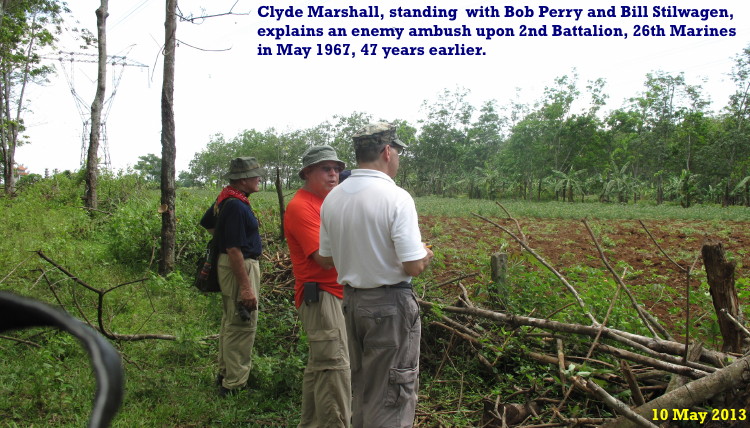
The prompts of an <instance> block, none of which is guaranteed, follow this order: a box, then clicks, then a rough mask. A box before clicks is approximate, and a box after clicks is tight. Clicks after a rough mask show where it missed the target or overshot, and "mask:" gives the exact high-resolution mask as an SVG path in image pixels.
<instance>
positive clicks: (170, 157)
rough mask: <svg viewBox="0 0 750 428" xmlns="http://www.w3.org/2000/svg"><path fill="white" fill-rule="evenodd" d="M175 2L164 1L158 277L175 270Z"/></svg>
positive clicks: (170, 0) (175, 0)
mask: <svg viewBox="0 0 750 428" xmlns="http://www.w3.org/2000/svg"><path fill="white" fill-rule="evenodd" d="M176 12H177V0H167V9H166V18H165V21H164V76H163V81H162V89H161V205H162V215H161V258H160V260H159V274H161V275H166V274H168V273H170V272H172V271H173V270H174V249H175V235H176V231H177V220H176V217H175V212H174V208H175V157H176V154H177V147H176V146H177V143H176V141H175V122H174V66H175V48H176V46H177V39H176V37H177V35H176V33H177V13H176Z"/></svg>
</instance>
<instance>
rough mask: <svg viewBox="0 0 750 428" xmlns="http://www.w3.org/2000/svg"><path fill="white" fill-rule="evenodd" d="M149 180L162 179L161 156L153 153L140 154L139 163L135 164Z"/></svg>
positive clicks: (157, 180)
mask: <svg viewBox="0 0 750 428" xmlns="http://www.w3.org/2000/svg"><path fill="white" fill-rule="evenodd" d="M133 169H134V170H136V171H138V172H139V173H140V174H141V176H143V177H144V178H145V179H146V180H147V181H154V182H159V180H161V158H160V157H159V156H156V155H155V154H153V153H149V154H147V155H146V156H138V163H136V164H135V166H133Z"/></svg>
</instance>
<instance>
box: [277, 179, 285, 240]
mask: <svg viewBox="0 0 750 428" xmlns="http://www.w3.org/2000/svg"><path fill="white" fill-rule="evenodd" d="M276 196H277V197H278V198H279V223H280V225H279V240H280V241H282V242H283V241H284V238H285V235H284V211H285V209H284V205H285V204H284V192H283V191H282V190H281V172H280V171H279V167H276Z"/></svg>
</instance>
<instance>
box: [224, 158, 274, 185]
mask: <svg viewBox="0 0 750 428" xmlns="http://www.w3.org/2000/svg"><path fill="white" fill-rule="evenodd" d="M265 173H266V170H265V169H263V168H261V166H260V164H259V163H258V161H257V160H256V159H255V158H252V157H239V158H234V159H232V160H231V161H230V162H229V172H227V173H226V174H224V179H225V180H239V179H241V178H251V177H260V176H262V175H264V174H265Z"/></svg>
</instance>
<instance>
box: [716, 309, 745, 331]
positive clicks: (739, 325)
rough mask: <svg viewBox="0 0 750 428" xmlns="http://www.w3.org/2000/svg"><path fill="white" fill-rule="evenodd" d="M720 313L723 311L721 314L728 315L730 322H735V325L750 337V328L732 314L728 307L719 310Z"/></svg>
mask: <svg viewBox="0 0 750 428" xmlns="http://www.w3.org/2000/svg"><path fill="white" fill-rule="evenodd" d="M719 313H721V315H724V316H725V317H727V319H728V320H729V322H731V323H732V324H734V325H735V327H737V329H738V330H740V331H741V332H742V333H744V334H745V336H747V337H750V331H749V330H748V329H746V328H745V326H744V325H742V324H741V323H740V322H739V321H737V319H735V318H734V317H733V316H732V315H730V314H729V312H728V311H727V309H726V308H721V310H720V311H719Z"/></svg>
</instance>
